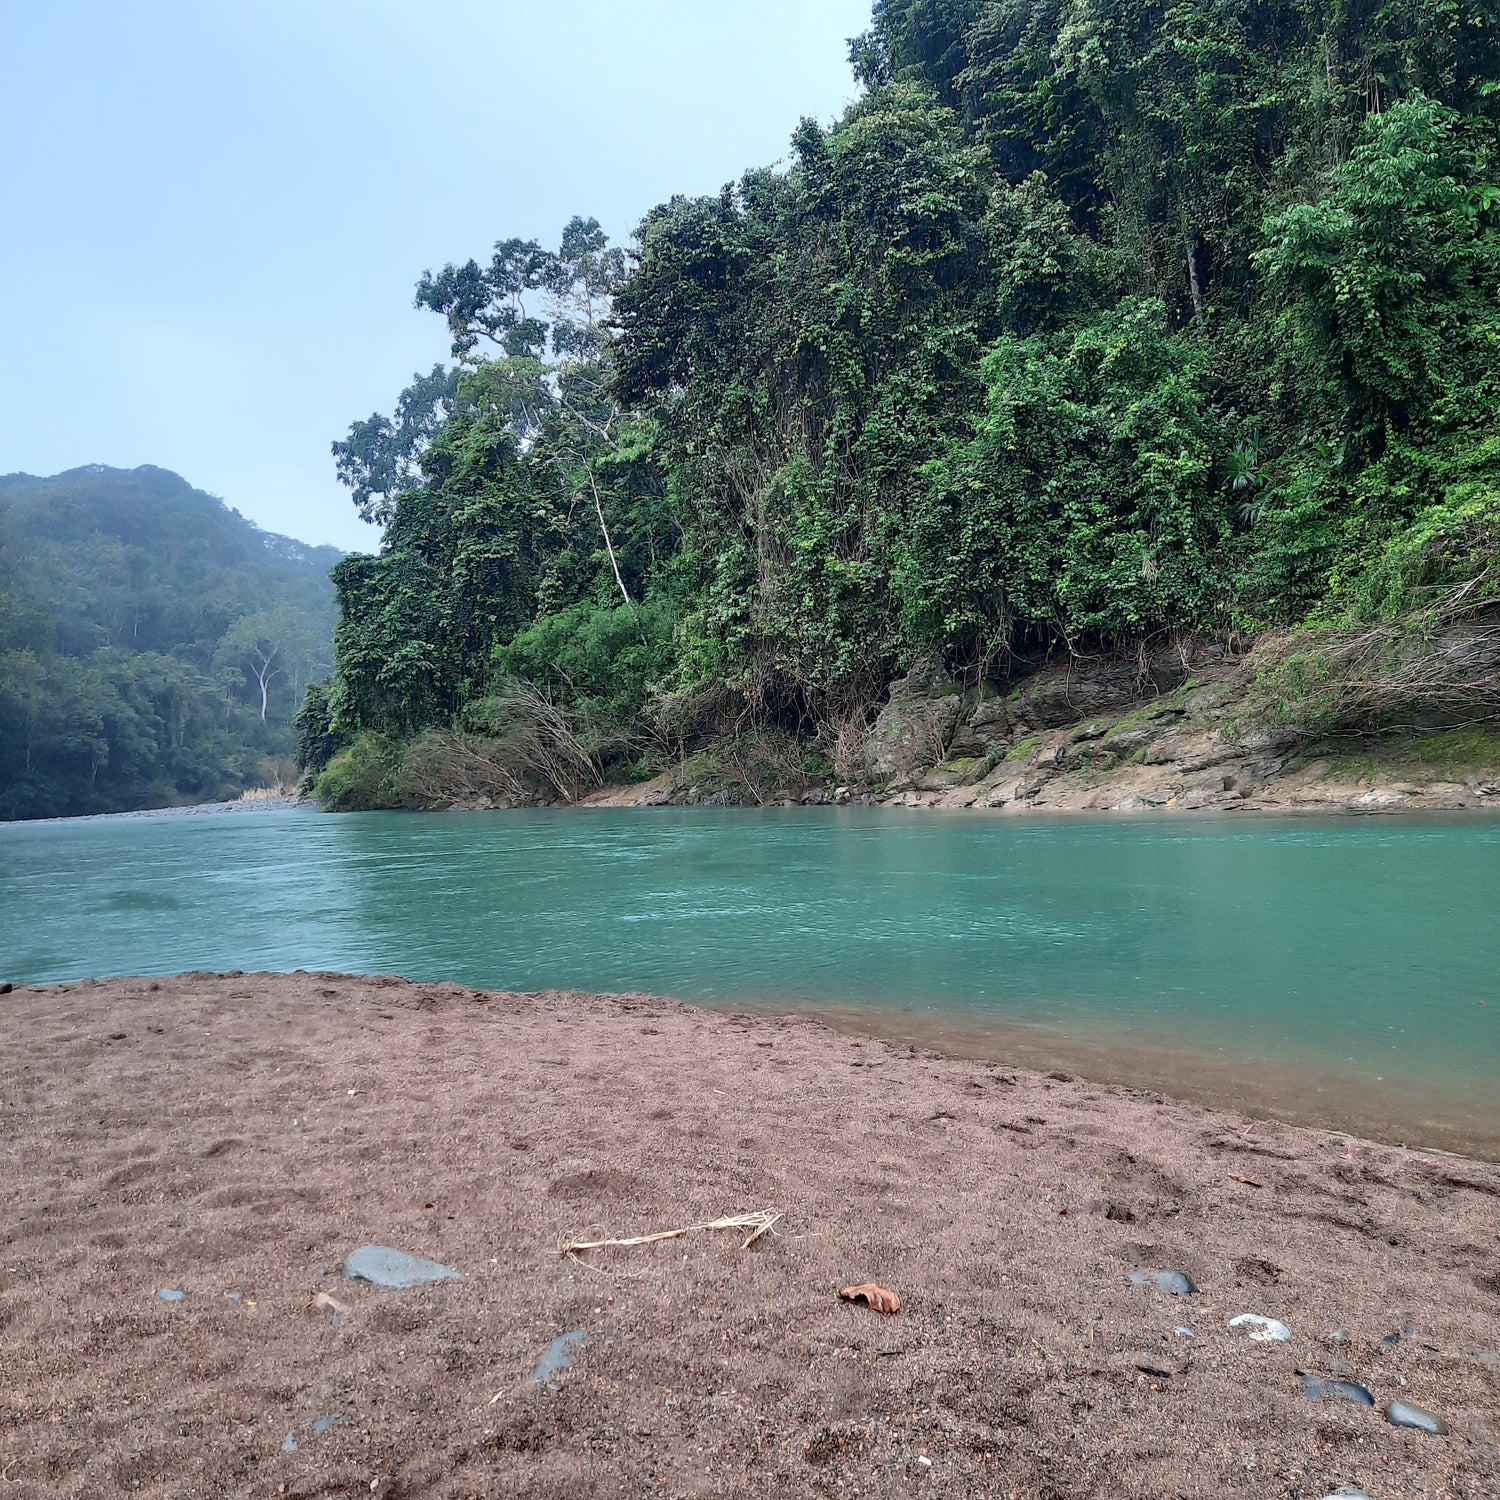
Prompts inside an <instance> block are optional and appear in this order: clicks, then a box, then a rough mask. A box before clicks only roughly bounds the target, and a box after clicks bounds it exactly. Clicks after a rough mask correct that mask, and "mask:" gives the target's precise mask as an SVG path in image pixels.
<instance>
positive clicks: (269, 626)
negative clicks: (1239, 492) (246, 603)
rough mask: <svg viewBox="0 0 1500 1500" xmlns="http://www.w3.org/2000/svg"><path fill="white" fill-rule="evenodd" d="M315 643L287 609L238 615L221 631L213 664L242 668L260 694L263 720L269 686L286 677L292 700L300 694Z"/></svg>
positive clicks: (265, 712)
mask: <svg viewBox="0 0 1500 1500" xmlns="http://www.w3.org/2000/svg"><path fill="white" fill-rule="evenodd" d="M313 650H314V645H313V641H312V637H311V634H310V632H309V631H308V629H307V627H306V625H305V623H304V622H303V621H302V620H301V619H299V618H298V616H297V615H295V614H293V613H292V612H291V611H290V610H287V609H274V610H270V609H267V610H259V611H257V612H256V613H255V614H253V615H241V616H240V618H239V619H238V620H236V621H235V622H234V623H233V624H232V625H231V626H230V627H229V629H228V630H226V631H225V632H224V637H223V639H222V640H221V641H220V642H219V647H218V650H217V651H216V652H215V660H216V663H217V664H218V665H220V666H223V667H227V668H229V669H231V670H239V671H242V672H243V673H244V674H245V675H246V676H247V677H248V678H249V679H250V681H251V682H252V683H253V685H254V687H255V690H256V691H257V692H258V693H259V695H260V721H261V723H262V724H264V723H265V722H266V714H267V711H268V709H269V707H270V701H271V685H272V684H273V683H275V682H278V681H281V680H283V679H284V680H286V681H287V683H288V686H289V687H290V690H291V692H290V696H291V698H292V700H293V702H295V701H297V700H298V699H300V697H301V689H302V686H303V684H304V683H305V681H306V680H307V671H308V665H309V660H310V658H311V657H312V654H313Z"/></svg>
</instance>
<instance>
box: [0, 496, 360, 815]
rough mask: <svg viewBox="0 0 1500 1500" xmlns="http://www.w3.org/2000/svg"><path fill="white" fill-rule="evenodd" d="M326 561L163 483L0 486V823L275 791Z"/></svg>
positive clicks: (319, 649) (322, 629)
mask: <svg viewBox="0 0 1500 1500" xmlns="http://www.w3.org/2000/svg"><path fill="white" fill-rule="evenodd" d="M339 556H340V554H339V552H338V551H337V550H336V549H335V548H332V547H304V546H303V545H302V544H301V543H300V542H294V541H292V540H290V539H289V538H287V537H282V536H276V535H273V534H270V533H267V532H263V531H261V530H260V529H259V528H258V527H256V526H254V525H253V524H252V523H251V522H249V521H247V520H245V519H244V517H242V516H241V515H239V513H238V512H236V511H232V510H230V509H229V508H228V507H227V506H225V505H224V504H223V502H222V501H220V500H216V499H215V498H214V497H213V496H211V495H206V494H204V493H202V492H201V491H199V490H195V489H192V488H191V487H190V486H189V485H188V484H187V482H186V481H185V480H183V479H180V478H179V477H178V476H177V475H176V474H172V473H169V472H168V471H167V470H165V469H156V468H151V467H144V468H139V469H133V470H129V471H125V470H119V469H106V468H102V467H91V468H84V469H74V470H72V471H70V472H69V473H66V474H59V475H56V476H55V477H53V478H50V479H40V478H35V477H33V476H31V475H26V474H11V475H6V476H3V477H0V818H35V817H62V816H69V815H73V814H78V813H95V812H119V811H126V810H130V809H134V808H139V807H153V806H158V807H159V806H165V805H170V804H173V803H180V802H184V801H201V800H212V799H216V798H223V797H229V796H233V795H235V794H236V793H238V792H240V791H242V790H244V789H245V788H247V787H251V786H257V785H264V784H266V783H267V782H268V781H274V780H276V779H277V776H278V769H277V765H276V762H277V761H278V760H284V761H288V762H289V761H290V759H291V755H292V751H293V736H292V730H291V720H292V716H293V714H294V712H295V710H296V708H297V705H298V703H299V702H300V701H301V699H302V694H303V690H304V688H305V687H306V686H307V684H308V682H309V681H310V680H312V679H315V678H317V677H318V676H320V675H322V674H326V673H327V671H328V669H329V665H330V662H331V656H332V636H333V589H332V586H331V585H330V584H329V582H328V577H327V574H328V569H329V567H330V566H331V565H332V563H333V562H334V561H335V560H336V559H337V558H338V557H339Z"/></svg>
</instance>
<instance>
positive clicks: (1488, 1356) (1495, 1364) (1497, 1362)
mask: <svg viewBox="0 0 1500 1500" xmlns="http://www.w3.org/2000/svg"><path fill="white" fill-rule="evenodd" d="M1474 1358H1475V1359H1477V1360H1478V1361H1479V1363H1480V1364H1482V1365H1488V1366H1489V1367H1490V1369H1492V1370H1500V1354H1497V1353H1496V1352H1495V1351H1494V1350H1493V1349H1477V1350H1475V1352H1474Z"/></svg>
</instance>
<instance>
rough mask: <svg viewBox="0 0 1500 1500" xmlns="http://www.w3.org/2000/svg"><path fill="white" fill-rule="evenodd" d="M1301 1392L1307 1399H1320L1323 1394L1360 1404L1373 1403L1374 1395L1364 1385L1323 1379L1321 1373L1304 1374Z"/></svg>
mask: <svg viewBox="0 0 1500 1500" xmlns="http://www.w3.org/2000/svg"><path fill="white" fill-rule="evenodd" d="M1302 1394H1303V1395H1304V1396H1306V1397H1307V1399H1308V1400H1309V1401H1321V1400H1322V1399H1323V1397H1324V1396H1338V1397H1342V1398H1343V1399H1344V1400H1345V1401H1354V1402H1357V1403H1358V1404H1359V1405H1360V1406H1374V1404H1375V1398H1374V1396H1372V1395H1371V1394H1370V1393H1369V1391H1367V1390H1366V1389H1365V1388H1364V1386H1362V1385H1358V1384H1356V1383H1355V1382H1354V1381H1352V1380H1325V1379H1324V1378H1323V1376H1321V1375H1304V1376H1303V1377H1302Z"/></svg>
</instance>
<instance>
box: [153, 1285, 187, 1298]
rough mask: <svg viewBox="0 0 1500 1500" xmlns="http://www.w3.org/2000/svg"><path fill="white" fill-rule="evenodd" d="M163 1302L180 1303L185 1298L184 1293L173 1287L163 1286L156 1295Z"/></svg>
mask: <svg viewBox="0 0 1500 1500" xmlns="http://www.w3.org/2000/svg"><path fill="white" fill-rule="evenodd" d="M156 1295H157V1296H158V1297H160V1298H161V1300H162V1301H163V1302H181V1301H182V1299H183V1298H184V1297H186V1296H187V1293H186V1292H180V1291H178V1290H177V1288H176V1287H175V1286H164V1287H162V1289H161V1290H160V1291H159V1292H157V1294H156Z"/></svg>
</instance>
